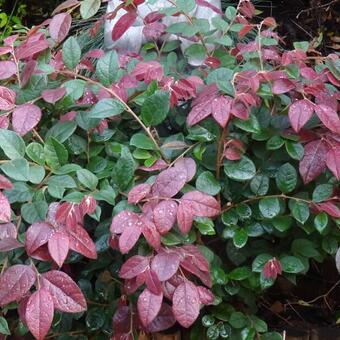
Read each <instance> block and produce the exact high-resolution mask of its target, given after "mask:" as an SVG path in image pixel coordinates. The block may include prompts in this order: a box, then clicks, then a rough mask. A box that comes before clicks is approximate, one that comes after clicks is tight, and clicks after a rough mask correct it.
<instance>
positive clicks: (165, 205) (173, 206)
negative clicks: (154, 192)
mask: <svg viewBox="0 0 340 340" xmlns="http://www.w3.org/2000/svg"><path fill="white" fill-rule="evenodd" d="M177 208H178V205H177V203H176V202H175V201H162V202H160V203H159V204H158V205H157V206H156V207H155V209H154V211H153V216H154V218H153V219H154V223H155V225H156V228H157V230H158V231H159V233H160V234H161V235H164V234H166V233H167V232H168V231H169V230H170V229H171V228H172V227H173V225H174V224H175V222H176V215H177Z"/></svg>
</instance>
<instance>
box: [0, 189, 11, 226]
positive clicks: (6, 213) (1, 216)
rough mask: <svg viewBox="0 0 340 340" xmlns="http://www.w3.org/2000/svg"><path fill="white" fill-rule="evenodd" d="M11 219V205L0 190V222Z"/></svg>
mask: <svg viewBox="0 0 340 340" xmlns="http://www.w3.org/2000/svg"><path fill="white" fill-rule="evenodd" d="M10 220H11V206H10V204H9V202H8V199H7V197H6V196H5V195H4V194H3V193H2V192H1V191H0V222H2V223H4V222H5V223H6V222H9V221H10Z"/></svg>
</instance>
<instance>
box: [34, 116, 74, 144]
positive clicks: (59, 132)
mask: <svg viewBox="0 0 340 340" xmlns="http://www.w3.org/2000/svg"><path fill="white" fill-rule="evenodd" d="M76 128H77V123H75V122H70V121H66V122H58V123H56V124H55V125H53V126H52V127H51V128H50V129H49V130H48V131H47V133H46V139H47V138H48V137H54V138H55V139H57V140H58V141H59V142H60V143H64V142H65V141H66V140H67V139H68V138H70V137H71V136H72V135H73V133H74V131H75V130H76ZM38 145H39V144H38Z"/></svg>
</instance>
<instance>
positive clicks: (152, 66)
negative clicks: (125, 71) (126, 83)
mask: <svg viewBox="0 0 340 340" xmlns="http://www.w3.org/2000/svg"><path fill="white" fill-rule="evenodd" d="M131 75H132V76H134V77H136V79H137V80H139V81H142V80H144V82H145V83H146V84H149V83H151V81H153V80H157V81H161V80H162V78H163V75H164V71H163V67H162V65H161V64H160V63H159V62H158V61H155V60H150V61H147V62H143V63H137V65H136V66H135V68H134V69H133V70H132V72H131Z"/></svg>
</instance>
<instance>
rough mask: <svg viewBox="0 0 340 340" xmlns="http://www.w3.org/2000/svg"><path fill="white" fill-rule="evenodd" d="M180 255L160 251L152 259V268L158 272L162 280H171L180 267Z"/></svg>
mask: <svg viewBox="0 0 340 340" xmlns="http://www.w3.org/2000/svg"><path fill="white" fill-rule="evenodd" d="M179 261H180V258H179V256H178V255H177V254H176V253H174V252H171V253H167V252H161V253H158V254H157V255H156V256H155V257H154V258H153V260H152V261H151V268H152V270H153V271H154V272H155V273H156V274H157V276H158V278H159V279H160V281H166V280H169V279H170V278H171V277H172V276H173V275H175V274H176V272H177V270H178V268H179Z"/></svg>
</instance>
